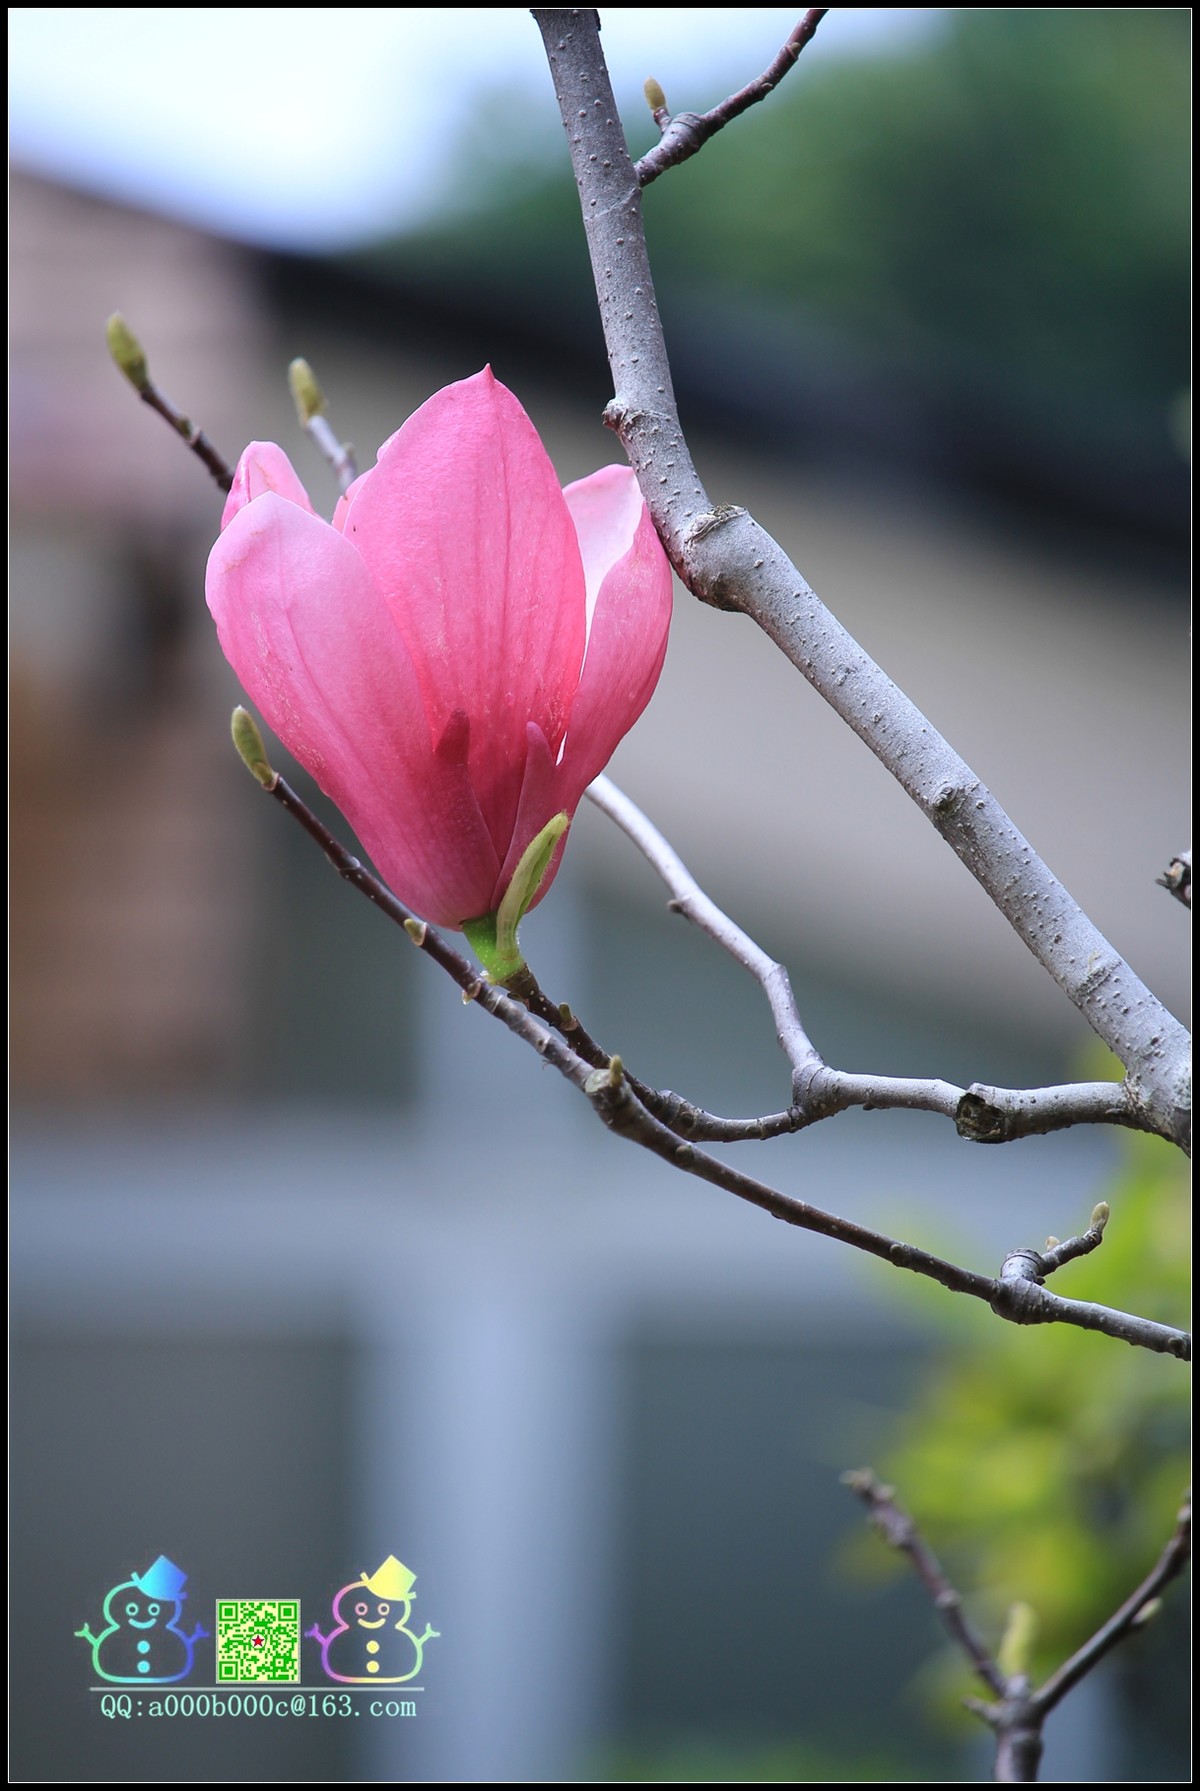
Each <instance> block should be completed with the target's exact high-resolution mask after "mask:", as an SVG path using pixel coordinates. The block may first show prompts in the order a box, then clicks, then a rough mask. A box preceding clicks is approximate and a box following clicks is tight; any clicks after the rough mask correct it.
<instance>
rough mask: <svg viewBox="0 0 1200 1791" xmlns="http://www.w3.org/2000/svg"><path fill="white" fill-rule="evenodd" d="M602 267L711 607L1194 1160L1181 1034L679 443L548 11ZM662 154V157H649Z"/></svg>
mask: <svg viewBox="0 0 1200 1791" xmlns="http://www.w3.org/2000/svg"><path fill="white" fill-rule="evenodd" d="M533 16H534V18H535V20H536V21H537V24H538V27H539V29H540V30H541V33H542V37H543V40H544V43H545V47H546V54H547V58H548V60H549V64H550V71H551V75H552V77H553V80H554V86H555V91H556V94H557V96H558V102H559V109H560V112H561V115H562V120H563V126H564V129H565V131H566V134H567V141H568V145H569V148H570V154H571V159H572V164H573V167H574V171H575V178H576V183H577V186H578V189H579V195H580V205H581V210H582V215H583V223H584V228H585V231H586V233H587V239H588V251H589V254H590V256H591V259H592V269H593V274H594V277H595V283H596V290H597V294H598V297H599V301H600V313H601V321H602V324H603V327H604V332H605V340H606V344H607V347H608V355H609V365H610V367H611V370H612V378H613V385H614V393H615V396H614V398H613V400H612V402H611V403H610V404H609V406H608V407H607V410H606V411H605V421H606V422H607V423H608V424H609V426H610V427H611V428H613V429H614V430H615V431H616V432H617V434H618V435H619V437H620V439H621V442H622V444H623V446H624V448H625V451H626V453H627V454H628V456H629V459H630V462H631V464H632V465H633V468H634V471H635V472H636V473H637V476H638V481H639V484H640V486H641V489H642V494H643V496H644V497H645V499H646V503H647V505H648V507H649V510H650V514H651V516H652V517H653V519H654V524H655V527H656V528H657V530H658V533H659V536H660V539H661V540H662V542H663V545H664V547H665V548H666V550H667V553H668V555H669V557H670V559H671V561H672V564H673V565H674V566H675V569H676V571H677V572H678V573H679V575H680V577H681V578H682V580H683V582H684V584H685V585H686V586H687V587H688V589H689V590H690V591H691V592H693V594H694V595H696V596H697V597H699V598H700V599H701V601H703V602H705V603H709V604H712V605H714V606H715V607H717V608H720V609H733V610H738V611H740V612H741V613H743V614H745V615H748V616H750V617H751V618H752V619H753V620H754V621H755V622H756V623H757V624H758V625H759V627H761V628H762V629H763V630H764V632H765V633H766V634H767V635H769V636H770V638H771V639H772V640H773V641H774V642H775V643H776V645H777V646H778V647H779V648H780V650H781V651H782V652H783V653H784V654H785V655H786V656H787V658H788V659H790V660H791V662H792V663H793V665H795V666H796V667H797V669H798V670H799V671H800V672H801V673H802V674H803V676H804V677H805V678H807V679H808V681H809V682H810V683H811V684H812V686H813V687H814V689H815V690H817V691H818V692H819V694H820V695H821V696H822V697H823V698H824V699H825V701H826V702H828V703H829V704H830V706H831V707H832V708H833V709H834V711H835V712H836V713H837V714H838V715H839V716H841V718H842V719H843V720H844V721H845V722H846V723H847V724H848V725H849V726H850V727H851V728H852V729H853V731H854V732H855V733H856V734H857V735H858V736H859V738H860V739H861V740H863V741H864V742H865V743H866V745H867V746H868V747H870V749H871V751H872V752H873V753H874V754H875V756H876V757H877V758H878V759H879V760H880V762H881V763H882V764H883V765H884V766H885V767H886V768H887V769H888V771H889V772H890V773H891V774H892V776H893V777H895V778H896V780H897V781H898V783H899V784H900V785H901V787H902V788H903V789H904V790H905V792H906V793H907V794H908V795H909V796H910V797H911V798H912V800H913V801H914V802H915V803H916V804H917V805H918V807H919V808H920V809H921V811H922V813H923V814H924V815H925V816H926V817H927V819H928V820H929V821H930V822H931V823H932V825H933V826H934V827H935V828H936V829H937V831H938V832H939V833H940V834H941V835H942V837H943V838H944V839H945V840H946V841H947V843H948V844H949V845H950V846H951V847H952V849H953V850H954V851H955V852H956V853H957V855H958V857H959V858H960V859H961V860H962V862H963V863H964V864H965V865H966V867H967V869H968V870H969V871H970V872H971V874H972V876H974V877H975V879H976V881H977V882H978V883H979V884H980V886H981V887H982V888H983V889H984V890H985V891H986V892H987V894H988V895H989V896H990V898H991V900H992V901H993V902H994V904H995V905H996V907H997V908H998V909H999V910H1000V912H1001V913H1002V914H1003V915H1004V916H1005V918H1006V919H1007V920H1008V922H1009V924H1010V925H1011V926H1012V927H1013V928H1014V929H1015V931H1016V932H1017V934H1018V936H1019V937H1020V938H1021V939H1022V941H1023V942H1024V943H1025V945H1026V946H1027V947H1028V949H1029V950H1030V951H1031V952H1032V953H1033V955H1034V957H1035V958H1036V959H1037V960H1038V962H1039V963H1040V964H1042V965H1043V967H1044V968H1045V969H1046V970H1047V971H1048V972H1049V973H1050V975H1051V976H1052V977H1053V978H1054V980H1055V982H1057V983H1058V985H1059V987H1060V988H1061V989H1062V990H1063V991H1064V992H1065V994H1066V995H1067V996H1068V998H1069V999H1070V1000H1071V1001H1072V1002H1073V1003H1074V1005H1075V1006H1076V1007H1077V1008H1078V1010H1079V1011H1080V1013H1081V1014H1082V1015H1083V1016H1084V1018H1085V1019H1086V1020H1087V1022H1088V1024H1089V1025H1090V1026H1091V1027H1092V1029H1093V1031H1094V1032H1095V1033H1096V1034H1097V1036H1098V1037H1100V1038H1101V1039H1102V1040H1103V1041H1104V1043H1105V1044H1106V1045H1108V1046H1109V1048H1110V1049H1111V1050H1112V1051H1113V1052H1114V1053H1115V1055H1116V1056H1117V1057H1118V1058H1119V1059H1120V1061H1121V1063H1122V1064H1123V1065H1124V1067H1125V1070H1126V1072H1127V1076H1128V1079H1129V1090H1130V1100H1131V1102H1132V1103H1133V1104H1135V1105H1136V1107H1137V1108H1138V1109H1139V1110H1140V1111H1141V1113H1142V1114H1144V1116H1145V1119H1146V1122H1147V1123H1146V1127H1145V1129H1147V1130H1150V1131H1153V1132H1156V1133H1158V1134H1160V1135H1161V1136H1162V1137H1165V1138H1169V1139H1171V1140H1172V1141H1173V1142H1175V1143H1177V1144H1181V1145H1186V1141H1187V1139H1188V1137H1189V1136H1190V1054H1189V1041H1188V1036H1187V1033H1186V1030H1185V1029H1184V1028H1183V1027H1182V1026H1181V1025H1180V1023H1179V1021H1178V1020H1176V1019H1175V1018H1174V1016H1173V1015H1172V1014H1171V1013H1169V1012H1168V1010H1167V1009H1166V1007H1164V1005H1163V1003H1162V1002H1160V1001H1159V1000H1158V999H1157V997H1156V996H1155V995H1153V994H1152V993H1151V991H1150V990H1149V989H1148V988H1147V987H1146V986H1145V984H1144V983H1142V982H1141V980H1140V979H1139V978H1138V977H1137V976H1135V975H1134V973H1133V971H1132V970H1131V969H1130V967H1129V966H1128V965H1127V964H1126V963H1125V962H1124V960H1123V959H1122V958H1121V957H1120V955H1119V954H1118V953H1117V952H1116V951H1115V950H1114V948H1113V947H1112V946H1111V945H1110V944H1109V942H1108V941H1107V940H1106V939H1105V938H1104V937H1103V935H1102V934H1101V933H1100V931H1099V929H1098V928H1097V927H1095V926H1094V925H1093V924H1092V922H1091V921H1090V920H1089V919H1088V917H1087V916H1086V915H1085V914H1084V913H1083V911H1082V910H1081V909H1080V907H1079V906H1078V904H1077V903H1076V902H1075V901H1074V900H1073V899H1072V898H1071V896H1070V894H1069V893H1068V892H1067V890H1066V889H1064V888H1063V886H1062V884H1061V883H1060V882H1059V881H1058V879H1057V878H1056V877H1055V876H1054V875H1053V874H1052V873H1051V871H1050V870H1049V868H1048V867H1047V866H1046V865H1045V864H1044V863H1043V862H1042V860H1041V859H1040V858H1039V857H1038V855H1037V853H1036V852H1035V851H1034V849H1033V847H1032V846H1031V845H1030V844H1029V842H1028V840H1026V839H1024V838H1023V837H1022V835H1021V834H1020V833H1019V832H1018V830H1017V829H1016V828H1015V827H1014V826H1013V823H1012V821H1011V820H1010V819H1009V817H1008V816H1007V815H1006V814H1005V813H1004V810H1003V809H1002V808H1001V806H1000V804H999V803H998V802H997V801H996V798H995V797H994V796H993V795H992V793H991V792H990V791H989V790H988V789H987V788H986V787H985V786H984V785H983V784H982V783H981V782H980V781H979V779H978V778H977V777H976V776H975V774H974V772H973V771H972V770H971V769H970V767H969V766H968V765H967V764H966V763H965V761H964V760H963V759H962V758H961V757H960V756H959V755H958V754H957V753H956V752H954V751H953V750H952V749H951V747H950V746H949V744H948V743H947V741H945V740H944V739H943V738H942V736H941V735H940V734H939V733H938V732H937V730H936V728H934V727H933V725H932V723H931V722H930V721H929V720H928V719H927V718H926V717H925V716H924V715H922V714H921V712H920V711H919V710H918V709H917V707H916V705H915V704H914V703H912V702H910V701H909V699H908V698H907V697H906V696H905V695H904V694H903V692H902V691H900V690H898V689H897V687H896V686H895V685H894V684H893V683H892V681H891V679H890V678H888V677H887V676H886V675H885V674H884V673H883V672H882V671H881V670H880V668H879V667H878V666H877V665H876V664H875V663H874V662H873V661H872V660H871V659H870V657H869V656H868V655H867V654H866V653H865V652H864V651H863V649H862V648H861V647H860V646H859V644H858V643H857V641H855V640H854V639H853V638H852V636H851V635H850V634H849V633H848V632H847V631H846V630H845V629H844V628H843V627H842V626H841V624H840V623H839V622H837V621H836V619H835V618H834V617H833V616H832V615H831V614H830V613H829V611H828V610H827V609H826V608H825V606H824V605H823V604H822V603H821V601H820V599H819V598H818V597H817V595H816V593H815V592H814V591H813V590H812V589H811V587H810V586H809V585H808V584H807V583H806V581H805V580H804V578H803V577H802V576H801V574H800V573H799V572H798V571H797V569H796V568H795V566H793V565H792V563H791V561H790V560H789V559H788V557H787V555H786V554H785V553H784V552H783V550H782V549H781V548H780V547H779V546H778V544H777V543H776V542H774V541H772V539H771V537H770V536H769V535H768V534H767V533H766V531H765V530H763V529H762V528H760V527H759V525H758V524H757V523H755V522H754V521H753V519H752V518H751V517H750V516H748V515H747V513H746V512H745V510H743V509H742V508H741V507H740V506H738V505H736V504H718V505H714V504H713V502H712V500H711V499H710V498H709V496H708V494H707V493H706V491H705V490H704V487H703V484H702V483H701V480H700V477H699V475H698V473H697V472H696V468H695V465H694V463H693V461H692V457H691V454H690V452H689V450H688V447H687V443H686V441H685V439H684V436H683V431H682V428H681V426H680V422H679V416H678V412H677V409H676V406H675V400H674V395H673V386H672V380H671V370H670V365H669V362H668V359H667V352H666V344H665V341H664V338H663V332H662V325H661V321H660V318H659V313H658V308H657V305H656V303H655V299H654V282H653V278H652V275H651V271H650V263H649V258H648V255H647V252H646V241H645V233H644V228H643V223H642V208H641V188H640V185H639V182H638V178H637V175H636V173H635V171H634V167H633V163H632V162H631V160H630V157H629V149H628V145H627V144H626V142H625V136H624V132H623V130H622V128H621V121H620V114H619V112H618V110H617V106H616V101H615V99H614V96H613V91H612V82H611V80H610V79H609V73H608V68H607V66H606V64H605V60H604V54H603V51H602V49H601V46H600V36H599V20H598V16H597V14H596V13H595V12H594V11H593V10H592V9H591V8H589V7H554V8H551V7H538V8H534V12H533ZM652 153H653V152H652Z"/></svg>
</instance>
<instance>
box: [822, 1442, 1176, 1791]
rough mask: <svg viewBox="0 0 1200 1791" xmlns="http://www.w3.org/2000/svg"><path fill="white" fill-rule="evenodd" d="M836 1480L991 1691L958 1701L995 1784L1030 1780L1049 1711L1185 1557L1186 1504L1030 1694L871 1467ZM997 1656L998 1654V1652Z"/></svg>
mask: <svg viewBox="0 0 1200 1791" xmlns="http://www.w3.org/2000/svg"><path fill="white" fill-rule="evenodd" d="M842 1482H843V1484H844V1485H846V1486H848V1487H849V1488H850V1490H851V1491H852V1492H853V1493H855V1494H856V1495H857V1496H858V1498H860V1499H862V1501H863V1503H864V1504H865V1505H866V1506H867V1508H868V1511H869V1512H870V1517H871V1522H872V1523H873V1524H874V1525H875V1527H876V1528H877V1529H878V1530H879V1531H880V1532H881V1533H882V1535H883V1536H884V1537H885V1538H886V1540H887V1541H888V1542H889V1543H890V1544H891V1545H892V1547H893V1548H896V1549H899V1550H901V1551H902V1552H903V1553H904V1554H906V1555H907V1556H908V1558H909V1560H910V1561H911V1562H912V1565H913V1569H914V1571H915V1572H916V1575H917V1578H918V1579H919V1580H920V1581H921V1584H922V1585H923V1586H924V1587H925V1589H926V1591H927V1592H928V1593H929V1595H930V1597H931V1599H932V1600H933V1606H934V1609H935V1610H936V1611H937V1614H938V1616H939V1617H940V1618H941V1620H942V1623H943V1626H944V1627H945V1629H946V1631H947V1634H948V1635H949V1637H950V1639H951V1641H952V1642H953V1643H954V1645H955V1646H956V1647H957V1648H958V1649H959V1650H960V1651H961V1652H962V1653H963V1654H964V1655H965V1656H966V1658H967V1660H968V1661H969V1662H970V1665H971V1668H972V1671H973V1672H975V1673H976V1674H978V1676H979V1677H980V1678H981V1679H982V1680H983V1682H984V1684H985V1685H986V1686H987V1687H988V1689H989V1691H991V1692H993V1693H994V1694H995V1697H996V1700H997V1701H996V1702H995V1703H987V1702H985V1701H983V1700H981V1699H979V1698H964V1699H963V1703H964V1704H965V1705H966V1707H967V1709H968V1710H970V1711H972V1712H973V1714H974V1715H976V1716H978V1717H980V1718H982V1720H983V1721H984V1722H985V1723H987V1724H988V1726H989V1728H991V1729H992V1730H993V1731H994V1732H995V1735H996V1770H995V1774H994V1776H995V1778H996V1779H997V1780H998V1781H999V1782H1001V1783H1022V1784H1024V1783H1029V1782H1030V1781H1032V1780H1033V1779H1036V1777H1037V1768H1038V1764H1039V1761H1040V1759H1041V1755H1042V1730H1043V1728H1044V1726H1045V1722H1046V1718H1047V1717H1048V1716H1049V1715H1050V1712H1051V1711H1052V1710H1053V1709H1054V1708H1055V1706H1056V1705H1058V1704H1060V1703H1061V1702H1062V1700H1063V1698H1064V1697H1065V1696H1066V1695H1067V1693H1068V1692H1069V1691H1072V1690H1073V1689H1074V1687H1075V1686H1077V1685H1078V1684H1079V1682H1080V1680H1081V1679H1083V1678H1085V1677H1086V1675H1087V1674H1088V1673H1090V1672H1091V1670H1092V1668H1093V1667H1095V1666H1096V1665H1097V1663H1098V1662H1099V1661H1101V1660H1103V1658H1104V1656H1105V1655H1106V1654H1108V1653H1109V1652H1110V1651H1111V1650H1112V1649H1113V1648H1115V1647H1116V1645H1117V1643H1118V1642H1120V1641H1122V1640H1123V1639H1124V1637H1126V1636H1127V1635H1129V1634H1130V1632H1131V1631H1132V1630H1134V1629H1137V1628H1138V1627H1139V1626H1140V1625H1141V1624H1142V1623H1144V1622H1145V1621H1146V1619H1147V1617H1149V1616H1151V1615H1152V1614H1153V1611H1154V1609H1156V1608H1157V1607H1156V1601H1157V1599H1158V1597H1159V1595H1160V1594H1161V1593H1162V1591H1163V1590H1164V1588H1165V1587H1166V1586H1168V1585H1169V1584H1170V1582H1171V1581H1172V1580H1173V1579H1175V1578H1176V1577H1177V1575H1178V1574H1180V1573H1182V1571H1183V1569H1184V1567H1185V1566H1186V1565H1187V1562H1188V1560H1189V1558H1190V1555H1191V1505H1190V1502H1189V1503H1187V1504H1185V1505H1184V1507H1183V1509H1182V1510H1181V1511H1180V1513H1179V1516H1178V1519H1177V1521H1176V1526H1175V1532H1174V1534H1173V1536H1172V1537H1171V1539H1170V1541H1169V1542H1168V1543H1167V1545H1166V1547H1165V1548H1164V1549H1163V1551H1162V1554H1161V1555H1160V1556H1159V1558H1158V1561H1157V1563H1156V1564H1155V1566H1154V1568H1153V1569H1152V1571H1151V1572H1150V1573H1148V1574H1147V1575H1146V1578H1145V1579H1144V1580H1143V1581H1142V1583H1141V1585H1140V1586H1139V1587H1138V1588H1137V1591H1136V1592H1134V1593H1133V1594H1132V1595H1131V1596H1130V1597H1129V1598H1127V1599H1126V1600H1125V1603H1124V1604H1123V1605H1122V1606H1121V1607H1120V1609H1119V1610H1117V1611H1114V1613H1113V1615H1112V1616H1111V1617H1110V1618H1109V1619H1108V1620H1107V1622H1105V1623H1102V1624H1101V1626H1100V1628H1099V1629H1098V1630H1097V1631H1096V1633H1095V1634H1094V1635H1093V1636H1092V1637H1091V1639H1090V1640H1089V1641H1087V1642H1085V1643H1084V1645H1083V1647H1082V1648H1080V1649H1079V1650H1078V1651H1077V1652H1076V1653H1075V1654H1073V1655H1072V1656H1071V1658H1070V1660H1068V1661H1065V1662H1064V1663H1063V1665H1062V1666H1061V1667H1059V1668H1058V1670H1057V1672H1055V1673H1052V1674H1051V1676H1050V1678H1049V1679H1047V1680H1046V1682H1045V1684H1044V1685H1043V1686H1042V1687H1041V1688H1040V1689H1039V1690H1038V1691H1034V1690H1033V1689H1032V1686H1031V1685H1030V1682H1029V1678H1028V1675H1027V1673H1026V1672H1025V1671H1023V1670H1022V1671H1018V1672H1015V1673H1012V1674H1009V1673H1007V1672H1006V1671H1005V1670H1004V1669H1003V1668H1002V1667H1001V1665H1000V1663H999V1661H998V1660H997V1659H994V1658H993V1656H992V1655H991V1654H990V1653H989V1651H988V1649H987V1648H986V1647H985V1645H984V1643H983V1640H982V1638H981V1637H979V1636H978V1635H977V1634H976V1633H975V1631H974V1630H973V1629H972V1628H971V1626H970V1624H969V1623H968V1622H967V1619H966V1617H965V1616H964V1614H963V1609H962V1599H961V1597H960V1596H959V1593H958V1592H957V1591H956V1589H955V1588H954V1586H953V1585H952V1584H951V1583H950V1581H949V1580H948V1579H947V1577H946V1575H945V1573H944V1571H943V1569H942V1567H941V1564H940V1563H939V1561H938V1559H937V1557H936V1555H935V1554H934V1553H933V1550H932V1549H931V1548H930V1547H929V1544H928V1543H927V1542H926V1541H925V1539H924V1537H923V1536H922V1535H921V1533H920V1530H919V1529H918V1528H917V1525H916V1523H915V1522H914V1521H913V1519H912V1518H911V1517H910V1516H909V1514H908V1512H907V1511H905V1510H904V1509H903V1507H902V1506H900V1505H899V1504H898V1503H897V1501H896V1495H895V1489H894V1488H893V1487H890V1486H884V1485H882V1484H881V1483H880V1481H879V1480H878V1479H877V1478H876V1477H875V1475H874V1474H873V1473H872V1471H871V1469H870V1468H855V1469H852V1470H851V1471H850V1472H849V1473H846V1474H843V1475H842ZM1003 1652H1004V1650H1003V1649H1001V1655H1003Z"/></svg>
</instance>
